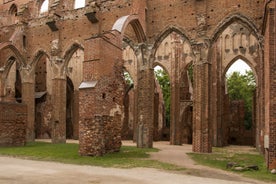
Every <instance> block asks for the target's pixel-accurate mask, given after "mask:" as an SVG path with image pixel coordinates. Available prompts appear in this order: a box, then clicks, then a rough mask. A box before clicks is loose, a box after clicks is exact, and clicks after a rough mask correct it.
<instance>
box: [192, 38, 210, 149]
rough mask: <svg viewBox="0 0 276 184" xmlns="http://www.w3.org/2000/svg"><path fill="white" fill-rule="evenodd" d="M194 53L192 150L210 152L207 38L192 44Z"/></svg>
mask: <svg viewBox="0 0 276 184" xmlns="http://www.w3.org/2000/svg"><path fill="white" fill-rule="evenodd" d="M193 47H194V52H195V54H196V61H195V63H194V89H195V90H194V111H193V151H194V152H203V153H208V152H212V141H211V126H210V86H211V83H210V68H211V64H210V63H209V62H208V61H207V56H208V50H209V47H208V40H202V41H201V40H200V41H199V42H198V43H196V44H195V45H193Z"/></svg>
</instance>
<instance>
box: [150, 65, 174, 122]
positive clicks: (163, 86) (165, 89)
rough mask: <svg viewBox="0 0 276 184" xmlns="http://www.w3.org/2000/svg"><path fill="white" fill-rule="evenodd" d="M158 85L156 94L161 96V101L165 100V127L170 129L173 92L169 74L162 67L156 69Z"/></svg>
mask: <svg viewBox="0 0 276 184" xmlns="http://www.w3.org/2000/svg"><path fill="white" fill-rule="evenodd" d="M154 73H155V79H156V85H155V93H158V94H159V97H160V98H161V99H159V100H160V101H162V100H163V102H164V107H165V122H164V125H165V127H170V109H171V90H170V79H169V75H168V73H167V72H166V71H165V70H164V69H163V68H162V67H161V66H156V67H154Z"/></svg>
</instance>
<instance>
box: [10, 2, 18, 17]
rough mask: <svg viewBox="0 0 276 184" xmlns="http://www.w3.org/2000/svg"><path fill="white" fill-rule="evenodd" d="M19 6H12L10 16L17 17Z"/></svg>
mask: <svg viewBox="0 0 276 184" xmlns="http://www.w3.org/2000/svg"><path fill="white" fill-rule="evenodd" d="M17 10H18V9H17V6H16V4H12V5H11V6H10V9H9V14H10V15H14V16H17Z"/></svg>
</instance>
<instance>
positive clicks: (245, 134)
mask: <svg viewBox="0 0 276 184" xmlns="http://www.w3.org/2000/svg"><path fill="white" fill-rule="evenodd" d="M225 83H226V85H225V91H226V94H225V95H226V96H225V98H224V99H227V100H226V101H225V102H224V105H225V108H224V111H225V112H224V114H225V118H226V121H225V122H227V120H228V122H229V124H228V125H227V130H228V132H227V134H228V144H237V145H253V144H254V139H255V138H254V131H255V130H254V127H255V126H254V124H255V119H254V118H255V101H256V100H255V91H256V80H255V76H254V73H253V71H252V70H251V68H250V67H249V66H248V65H247V64H246V63H245V62H244V61H243V60H241V59H239V60H237V61H235V62H234V63H233V64H232V66H231V67H230V68H229V69H228V71H227V73H226V82H225ZM228 115H229V116H228ZM226 116H228V117H226Z"/></svg>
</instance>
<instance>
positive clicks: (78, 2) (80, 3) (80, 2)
mask: <svg viewBox="0 0 276 184" xmlns="http://www.w3.org/2000/svg"><path fill="white" fill-rule="evenodd" d="M83 7H85V0H75V5H74V9H79V8H83Z"/></svg>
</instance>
